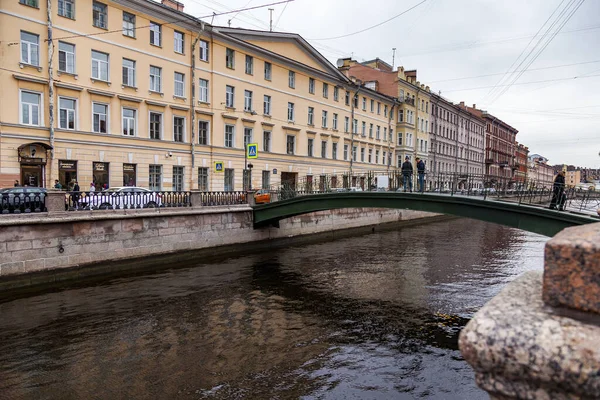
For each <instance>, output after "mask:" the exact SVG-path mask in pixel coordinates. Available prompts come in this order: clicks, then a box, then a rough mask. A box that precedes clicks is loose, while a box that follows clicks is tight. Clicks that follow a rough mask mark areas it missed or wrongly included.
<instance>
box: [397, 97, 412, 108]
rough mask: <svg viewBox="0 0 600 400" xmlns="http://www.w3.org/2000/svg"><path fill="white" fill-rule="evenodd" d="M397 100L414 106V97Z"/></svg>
mask: <svg viewBox="0 0 600 400" xmlns="http://www.w3.org/2000/svg"><path fill="white" fill-rule="evenodd" d="M399 100H400V101H401V102H402V103H406V104H409V105H411V106H413V107H414V106H415V99H413V98H411V97H405V98H404V99H402V98H399Z"/></svg>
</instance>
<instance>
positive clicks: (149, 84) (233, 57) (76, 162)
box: [0, 0, 395, 191]
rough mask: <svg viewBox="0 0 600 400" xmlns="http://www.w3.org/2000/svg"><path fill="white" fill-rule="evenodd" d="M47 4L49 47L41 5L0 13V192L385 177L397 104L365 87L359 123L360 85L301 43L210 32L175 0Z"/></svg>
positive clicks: (29, 1) (228, 186) (10, 3)
mask: <svg viewBox="0 0 600 400" xmlns="http://www.w3.org/2000/svg"><path fill="white" fill-rule="evenodd" d="M51 4H52V6H51V11H50V13H49V15H50V18H49V19H50V22H51V25H52V29H51V34H52V39H51V40H49V37H48V35H49V33H48V32H49V29H48V22H49V21H48V17H47V16H48V13H47V10H46V1H40V0H6V1H3V2H2V8H1V9H0V36H1V37H2V38H6V42H5V41H4V40H3V41H2V47H1V49H0V51H1V52H2V53H1V56H2V57H1V58H0V83H1V87H2V96H1V97H0V102H1V103H0V187H6V186H12V184H13V182H14V181H19V183H20V184H28V185H31V186H45V187H52V186H54V182H55V180H58V181H59V182H60V184H61V185H62V186H63V187H68V185H69V183H70V182H71V181H72V180H73V179H77V180H78V181H79V185H80V188H81V190H87V189H88V187H89V186H90V184H91V183H92V182H93V183H94V184H95V187H96V188H98V187H108V186H123V185H127V186H142V187H148V188H151V189H155V190H191V189H200V190H210V191H221V190H242V188H243V187H244V186H245V185H246V186H247V185H248V183H249V182H248V180H246V182H244V177H246V178H248V177H249V178H250V179H251V182H252V187H253V188H258V187H267V186H270V185H277V184H279V183H280V182H282V181H286V182H290V183H293V182H296V181H297V180H298V179H299V178H303V177H304V176H308V177H309V178H308V179H312V178H310V177H312V176H314V177H315V178H314V179H315V182H317V180H319V179H324V178H322V176H324V175H328V176H329V178H328V179H331V177H332V176H336V179H339V180H340V181H341V179H342V176H344V175H346V176H348V175H349V174H350V173H349V170H350V169H352V171H353V174H355V173H358V172H359V171H366V170H373V169H379V170H386V169H388V168H390V167H389V166H388V165H387V161H386V160H389V159H392V160H393V159H394V158H393V157H394V155H393V142H390V141H389V140H390V137H389V135H386V134H384V128H385V131H386V132H390V127H391V126H392V125H391V124H395V122H394V116H393V115H392V113H391V110H392V106H393V105H394V100H393V99H392V98H390V97H387V96H385V95H382V94H379V93H377V92H375V91H373V90H369V89H367V88H360V96H359V97H357V98H356V99H355V104H354V105H355V107H354V118H352V112H353V110H352V107H351V104H352V100H353V97H355V96H354V94H355V93H356V91H357V87H356V85H355V84H353V82H352V81H350V80H349V79H347V78H346V77H345V76H344V75H343V74H341V73H340V72H339V71H338V70H337V68H335V67H334V66H333V65H331V64H330V63H329V62H328V61H327V60H326V59H325V58H324V57H323V56H322V55H321V54H319V53H318V52H317V51H316V50H314V49H313V48H312V47H311V46H310V45H309V44H308V43H307V42H306V41H304V40H303V39H302V38H301V37H300V36H298V35H295V34H284V33H275V32H262V31H251V30H241V29H230V28H220V27H212V26H209V25H207V24H204V23H203V22H201V21H199V20H197V19H195V18H193V17H191V16H189V15H186V14H185V13H183V12H182V9H183V6H182V5H181V4H179V3H177V2H175V1H172V0H164V1H163V4H160V3H156V2H153V1H147V0H128V1H125V0H116V1H80V0H52V1H51ZM5 43H6V44H5ZM49 43H51V45H50V46H49V45H48V44H49ZM51 53H53V54H52V61H51V62H50V54H51ZM363 97H364V98H365V100H364V101H366V102H367V104H370V103H371V102H374V103H376V104H379V105H380V107H379V109H380V110H381V111H380V112H379V113H378V112H376V111H371V110H370V109H369V108H368V107H362V101H363V100H362V98H363ZM383 110H386V112H385V114H384V112H383ZM388 113H389V114H388ZM51 115H52V116H53V121H52V118H51ZM353 130H354V132H355V134H354V135H352V134H351V132H352V131H353ZM247 143H255V144H257V150H258V158H257V159H249V160H248V159H246V157H245V145H246V144H247ZM390 150H391V151H390ZM353 154H354V159H353V160H352V165H350V164H351V159H352V155H353ZM248 164H252V166H253V168H252V169H251V170H250V169H249V168H247V167H248ZM244 171H251V172H244ZM349 184H353V185H357V184H359V182H356V181H355V180H354V181H352V182H351V183H350V182H349ZM339 185H340V183H338V186H339Z"/></svg>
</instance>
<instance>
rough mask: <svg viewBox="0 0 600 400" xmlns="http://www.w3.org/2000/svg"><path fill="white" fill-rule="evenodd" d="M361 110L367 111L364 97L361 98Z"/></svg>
mask: <svg viewBox="0 0 600 400" xmlns="http://www.w3.org/2000/svg"><path fill="white" fill-rule="evenodd" d="M362 109H363V111H367V98H366V97H363V100H362Z"/></svg>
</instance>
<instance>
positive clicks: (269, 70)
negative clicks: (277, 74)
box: [264, 61, 273, 81]
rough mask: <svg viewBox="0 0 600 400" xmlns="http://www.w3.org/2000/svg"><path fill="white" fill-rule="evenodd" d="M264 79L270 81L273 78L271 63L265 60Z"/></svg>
mask: <svg viewBox="0 0 600 400" xmlns="http://www.w3.org/2000/svg"><path fill="white" fill-rule="evenodd" d="M264 69H265V80H266V81H270V80H271V79H273V64H271V63H270V62H267V61H265V68H264Z"/></svg>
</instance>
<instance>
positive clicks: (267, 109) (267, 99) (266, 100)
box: [263, 94, 271, 115]
mask: <svg viewBox="0 0 600 400" xmlns="http://www.w3.org/2000/svg"><path fill="white" fill-rule="evenodd" d="M263 113H264V114H265V115H271V96H269V95H267V94H265V95H264V96H263Z"/></svg>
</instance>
